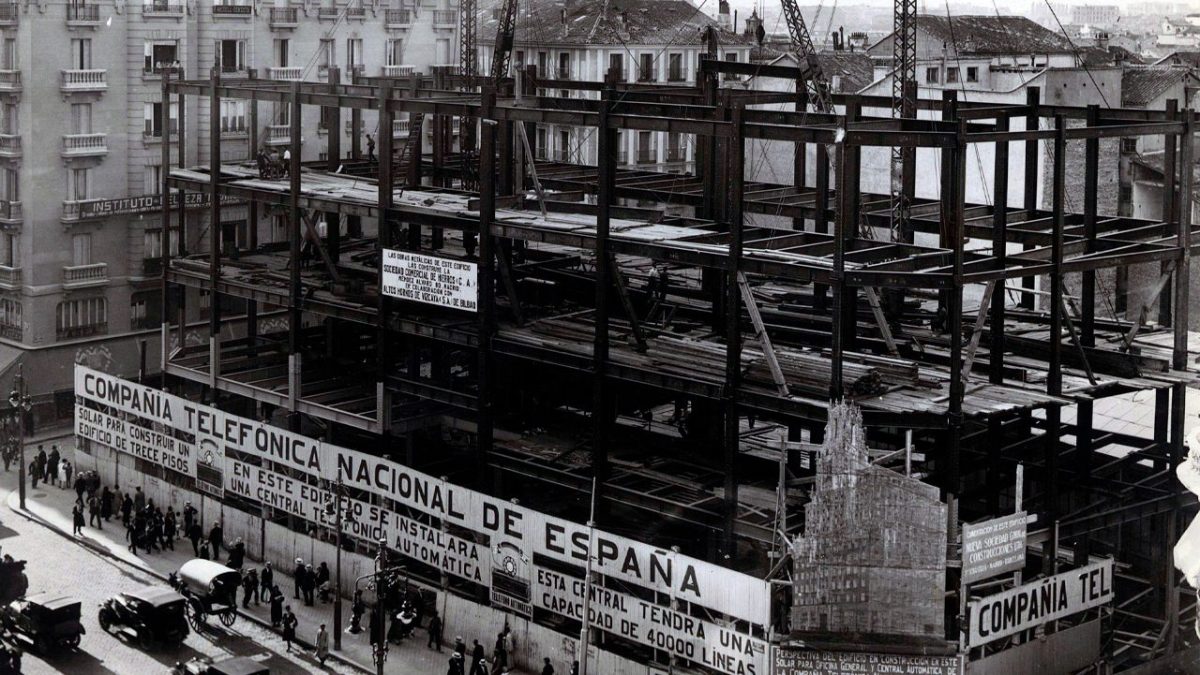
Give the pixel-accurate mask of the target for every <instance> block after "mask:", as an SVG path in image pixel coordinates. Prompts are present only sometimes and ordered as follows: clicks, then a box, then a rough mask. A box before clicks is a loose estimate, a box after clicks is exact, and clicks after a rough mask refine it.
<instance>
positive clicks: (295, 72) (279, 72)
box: [267, 66, 304, 82]
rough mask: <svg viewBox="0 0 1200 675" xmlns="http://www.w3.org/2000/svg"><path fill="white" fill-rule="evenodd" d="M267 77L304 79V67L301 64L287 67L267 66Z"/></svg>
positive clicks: (287, 79) (273, 78)
mask: <svg viewBox="0 0 1200 675" xmlns="http://www.w3.org/2000/svg"><path fill="white" fill-rule="evenodd" d="M267 79H269V80H281V81H289V82H290V81H292V80H302V79H304V69H303V68H301V67H300V66H288V67H286V68H267Z"/></svg>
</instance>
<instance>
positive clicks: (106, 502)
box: [100, 485, 113, 521]
mask: <svg viewBox="0 0 1200 675" xmlns="http://www.w3.org/2000/svg"><path fill="white" fill-rule="evenodd" d="M112 514H113V493H112V491H111V490H109V489H108V486H107V485H105V486H104V489H103V490H101V491H100V517H101V518H103V519H104V520H106V521H107V520H108V519H109V518H112Z"/></svg>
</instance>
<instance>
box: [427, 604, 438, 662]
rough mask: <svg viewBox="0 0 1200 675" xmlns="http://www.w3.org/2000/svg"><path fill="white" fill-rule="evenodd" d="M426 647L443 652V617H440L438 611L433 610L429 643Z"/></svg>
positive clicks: (430, 618) (430, 619) (430, 620)
mask: <svg viewBox="0 0 1200 675" xmlns="http://www.w3.org/2000/svg"><path fill="white" fill-rule="evenodd" d="M425 647H426V648H427V649H433V648H435V647H436V648H437V650H438V651H439V652H440V651H442V617H440V616H438V613H437V610H436V609H435V610H433V616H431V617H429V642H428V643H427V644H426V645H425Z"/></svg>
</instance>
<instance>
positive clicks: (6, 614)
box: [0, 593, 87, 655]
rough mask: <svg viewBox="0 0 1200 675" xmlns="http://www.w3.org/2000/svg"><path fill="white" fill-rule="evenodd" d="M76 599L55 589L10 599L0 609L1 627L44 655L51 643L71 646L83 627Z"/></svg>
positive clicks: (52, 648)
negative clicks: (58, 592)
mask: <svg viewBox="0 0 1200 675" xmlns="http://www.w3.org/2000/svg"><path fill="white" fill-rule="evenodd" d="M79 617H80V602H79V601H78V600H72V599H71V598H68V597H66V596H65V595H58V594H57V593H38V594H37V595H31V596H29V597H27V598H23V599H21V600H14V601H12V602H11V603H9V604H8V605H6V606H5V607H4V608H3V609H2V610H0V621H2V622H3V624H4V627H5V628H7V629H9V630H11V631H12V632H13V633H14V634H16V636H17V637H18V638H20V639H22V640H24V641H26V642H30V643H32V644H33V646H34V647H35V648H36V649H37V650H38V651H39V652H41V653H42V654H44V655H51V654H53V651H54V648H55V647H66V648H68V649H74V648H76V647H78V646H79V640H80V638H81V637H82V636H83V634H84V633H86V632H87V631H85V630H84V628H83V624H82V623H80V622H79Z"/></svg>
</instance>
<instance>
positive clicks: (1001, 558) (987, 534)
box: [962, 511, 1027, 584]
mask: <svg viewBox="0 0 1200 675" xmlns="http://www.w3.org/2000/svg"><path fill="white" fill-rule="evenodd" d="M1026 518H1027V515H1026V513H1025V512H1024V511H1019V512H1017V513H1014V514H1011V515H1007V516H1002V517H1000V518H993V519H991V520H989V521H986V522H983V523H976V524H974V525H963V528H962V557H963V560H962V563H963V579H962V580H963V583H964V584H969V583H973V582H976V581H979V580H980V579H989V578H991V577H994V576H996V575H999V574H1004V573H1005V572H1012V571H1015V570H1019V569H1021V568H1023V567H1025V523H1026Z"/></svg>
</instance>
